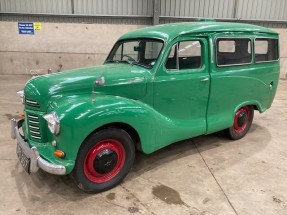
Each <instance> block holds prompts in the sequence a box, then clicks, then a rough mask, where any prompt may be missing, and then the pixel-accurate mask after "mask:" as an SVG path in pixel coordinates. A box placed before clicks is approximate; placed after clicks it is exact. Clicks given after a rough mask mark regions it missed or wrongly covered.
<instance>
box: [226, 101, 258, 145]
mask: <svg viewBox="0 0 287 215" xmlns="http://www.w3.org/2000/svg"><path fill="white" fill-rule="evenodd" d="M253 115H254V109H253V107H252V106H244V107H241V108H239V109H238V110H237V111H236V113H235V116H234V121H233V126H232V127H231V128H229V129H227V130H226V133H227V136H228V137H229V138H230V139H233V140H238V139H240V138H242V137H244V136H245V135H246V133H247V132H248V130H249V128H250V126H251V124H252V121H253Z"/></svg>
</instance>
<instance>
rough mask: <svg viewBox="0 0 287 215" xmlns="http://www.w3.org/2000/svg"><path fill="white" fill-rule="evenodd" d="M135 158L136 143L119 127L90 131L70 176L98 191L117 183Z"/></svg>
mask: <svg viewBox="0 0 287 215" xmlns="http://www.w3.org/2000/svg"><path fill="white" fill-rule="evenodd" d="M134 159H135V144H134V142H133V140H132V138H131V137H130V135H129V134H128V133H127V132H126V131H124V130H122V129H119V128H113V127H111V128H106V129H103V130H100V131H97V132H95V133H93V134H91V135H90V136H89V137H88V138H87V139H86V140H85V141H84V142H83V144H82V146H81V147H80V149H79V151H78V156H77V159H76V161H75V167H74V169H73V171H72V172H71V176H72V178H73V180H74V182H75V183H76V185H77V186H78V187H79V188H80V189H81V190H83V191H85V192H87V193H99V192H102V191H105V190H108V189H111V188H113V187H114V186H116V185H118V184H119V183H120V182H121V181H122V180H123V179H124V178H125V177H126V175H127V174H128V173H129V171H130V169H131V167H132V165H133V162H134Z"/></svg>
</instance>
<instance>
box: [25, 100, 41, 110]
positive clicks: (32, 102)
mask: <svg viewBox="0 0 287 215" xmlns="http://www.w3.org/2000/svg"><path fill="white" fill-rule="evenodd" d="M25 102H26V105H28V106H31V107H35V108H40V105H39V103H38V102H36V101H35V100H31V99H25Z"/></svg>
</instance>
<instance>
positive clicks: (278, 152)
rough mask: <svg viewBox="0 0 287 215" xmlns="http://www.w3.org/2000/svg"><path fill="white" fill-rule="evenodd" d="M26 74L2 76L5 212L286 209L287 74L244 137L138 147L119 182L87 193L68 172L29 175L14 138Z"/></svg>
mask: <svg viewBox="0 0 287 215" xmlns="http://www.w3.org/2000/svg"><path fill="white" fill-rule="evenodd" d="M26 80H28V77H27V76H0V92H1V93H0V121H1V124H0V131H1V132H0V171H1V176H2V177H1V179H2V181H1V183H0V191H1V194H0V214H61V215H62V214H109V215H110V214H180V215H184V214H276V215H277V214H287V143H286V139H287V99H286V91H287V81H283V80H281V81H280V85H279V89H278V92H277V96H276V99H275V101H274V103H273V106H272V108H271V109H269V110H268V111H267V112H265V113H263V114H258V113H256V114H255V118H254V123H253V126H252V127H251V130H250V132H249V133H248V134H247V136H246V137H245V138H244V139H241V140H238V141H230V140H227V139H225V138H224V137H222V136H220V135H219V134H214V135H208V136H201V137H197V138H193V139H190V140H187V141H183V142H180V143H176V144H173V145H171V146H169V147H167V148H164V149H162V150H160V151H158V152H156V153H153V154H151V155H144V154H141V153H138V154H137V156H136V162H135V164H134V166H133V169H132V171H131V173H130V174H129V175H128V176H127V178H126V179H125V180H124V182H123V183H122V184H121V185H119V186H118V187H116V188H114V189H112V190H109V191H107V192H105V193H101V194H97V195H88V194H85V193H82V192H81V191H80V190H78V189H77V188H76V187H75V185H74V184H73V182H72V181H71V179H70V178H69V177H68V176H64V177H63V176H54V175H50V174H47V173H45V172H43V171H38V172H37V173H36V174H32V175H27V174H26V173H25V172H23V170H22V167H21V166H20V164H19V162H18V159H17V156H16V153H15V146H16V142H15V141H14V140H11V138H10V121H9V119H10V118H11V117H15V116H17V115H18V112H19V111H21V109H22V107H21V104H20V100H19V98H18V96H17V95H16V94H15V91H16V90H18V89H21V88H22V87H23V85H24V83H25V81H26Z"/></svg>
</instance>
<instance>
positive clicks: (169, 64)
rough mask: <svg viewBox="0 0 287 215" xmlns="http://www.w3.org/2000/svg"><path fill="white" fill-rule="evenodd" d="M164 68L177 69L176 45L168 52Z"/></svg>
mask: <svg viewBox="0 0 287 215" xmlns="http://www.w3.org/2000/svg"><path fill="white" fill-rule="evenodd" d="M165 68H167V69H169V70H170V69H177V68H178V67H177V43H176V44H174V45H173V46H172V48H171V50H170V53H169V56H168V58H167V61H166V64H165Z"/></svg>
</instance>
